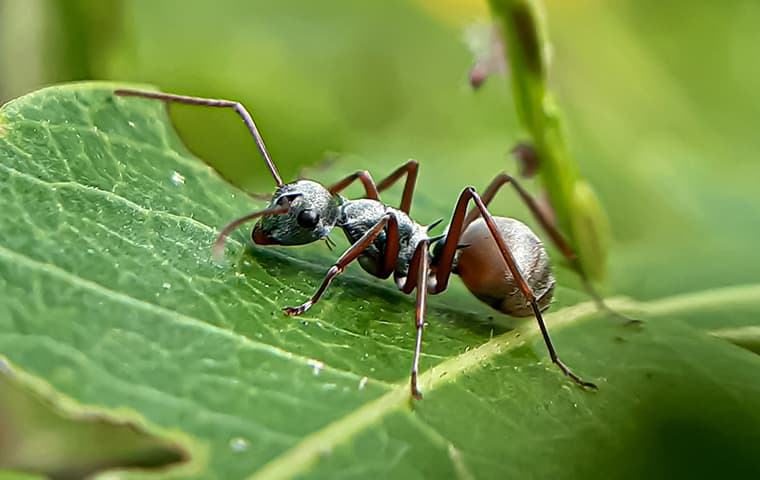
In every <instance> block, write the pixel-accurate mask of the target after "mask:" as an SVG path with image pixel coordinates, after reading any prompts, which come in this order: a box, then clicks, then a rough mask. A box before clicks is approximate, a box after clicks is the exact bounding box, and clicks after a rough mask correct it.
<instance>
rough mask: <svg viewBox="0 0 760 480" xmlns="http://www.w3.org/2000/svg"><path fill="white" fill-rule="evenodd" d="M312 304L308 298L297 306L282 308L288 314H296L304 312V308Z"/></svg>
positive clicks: (308, 307) (306, 308)
mask: <svg viewBox="0 0 760 480" xmlns="http://www.w3.org/2000/svg"><path fill="white" fill-rule="evenodd" d="M312 305H313V304H312V302H311V300H309V301H308V302H306V303H304V304H303V305H299V306H297V307H285V308H283V310H284V311H285V313H287V314H288V315H292V316H296V315H301V314H302V313H303V312H305V311H306V310H308V309H310V308H311V306H312Z"/></svg>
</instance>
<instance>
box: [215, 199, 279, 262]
mask: <svg viewBox="0 0 760 480" xmlns="http://www.w3.org/2000/svg"><path fill="white" fill-rule="evenodd" d="M288 210H290V207H289V206H288V207H277V208H266V209H264V210H259V211H258V212H253V213H249V214H248V215H243V216H242V217H240V218H236V219H235V220H233V221H231V222H230V223H228V224H227V225H226V226H225V227H224V228H223V229H222V231H221V233H219V235H218V236H217V237H216V241H215V242H214V246H213V247H212V249H211V251H212V252H213V255H214V258H215V259H217V260H219V259H221V258H222V257H224V242H225V241H226V240H227V237H229V236H230V233H232V231H233V230H235V229H236V228H237V227H239V226H240V225H242V224H244V223H245V222H248V221H251V220H254V219H256V218H259V217H266V216H269V215H283V214H285V213H288Z"/></svg>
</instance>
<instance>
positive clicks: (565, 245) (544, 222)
mask: <svg viewBox="0 0 760 480" xmlns="http://www.w3.org/2000/svg"><path fill="white" fill-rule="evenodd" d="M506 184H509V185H511V186H512V188H513V189H514V190H515V191H516V192H517V194H518V195H519V197H520V199H521V200H522V201H523V203H525V205H526V206H527V207H528V209H529V210H530V212H531V214H533V217H534V218H535V219H536V220H537V221H538V223H539V224H541V228H543V230H544V231H545V232H546V234H547V235H548V236H549V239H550V240H551V242H552V243H553V244H554V245H555V246H556V247H557V248H558V249H559V251H560V252H561V253H562V255H563V256H564V257H565V259H566V260H567V262H568V263H569V264H570V267H571V268H572V269H573V270H574V271H575V272H576V273H577V274H578V275H579V276H580V277H581V282H582V283H583V287H584V288H585V290H586V292H587V293H588V294H589V296H591V298H592V300H593V301H594V303H596V306H597V308H598V309H599V310H602V311H604V312H607V313H608V314H609V315H612V316H613V317H616V318H619V319H621V320H622V321H623V322H624V323H625V324H626V325H638V324H641V323H642V322H641V320H638V319H635V318H630V317H628V316H626V315H623V314H622V313H619V312H617V311H615V310H613V309H612V308H611V307H610V306H609V305H607V303H606V302H605V301H604V298H602V296H601V295H600V294H599V292H597V291H596V288H594V285H593V284H592V283H591V280H590V279H589V278H588V275H586V273H585V272H584V271H583V268H582V267H581V264H580V261H579V259H578V254H577V253H576V252H575V249H573V247H572V246H570V243H569V242H568V241H567V240H566V239H565V237H564V236H563V235H562V233H561V232H560V231H559V229H558V228H557V225H556V223H555V222H554V221H553V220H552V219H551V218H550V217H549V215H547V212H546V211H545V210H544V209H543V208H542V207H541V206H540V205H539V203H538V202H537V201H536V199H535V198H533V196H531V194H530V193H528V192H527V191H526V190H525V189H524V188H523V187H522V186H521V185H520V183H519V182H518V181H517V180H516V179H515V178H514V177H512V176H511V175H507V174H506V173H500V174H499V175H497V176H496V178H494V179H493V180H492V181H491V183H490V184H489V185H488V187H486V190H485V191H484V192H483V196H482V197H481V198H482V201H483V204H484V205H485V206H486V207H487V206H488V204H490V203H491V200H493V198H494V197H495V196H496V194H497V193H498V192H499V190H500V189H501V187H503V186H504V185H506ZM480 215H481V213H480V210H479V209H478V208H473V209H472V210H471V211H470V212H469V213H468V214H467V217H466V218H465V220H464V227H465V228H466V227H467V225H469V224H470V223H472V222H473V221H474V220H475V219H477V218H478V217H479V216H480Z"/></svg>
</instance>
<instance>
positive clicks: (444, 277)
mask: <svg viewBox="0 0 760 480" xmlns="http://www.w3.org/2000/svg"><path fill="white" fill-rule="evenodd" d="M470 200H472V201H474V202H475V205H476V208H477V209H478V212H479V213H480V214H481V215H482V216H483V219H484V220H485V222H486V225H487V226H488V230H489V231H490V232H491V236H492V237H493V239H494V240H495V241H496V245H497V246H498V247H499V250H500V251H501V256H502V258H503V259H504V262H506V264H507V267H508V268H509V271H510V273H512V276H513V277H514V279H515V281H516V282H517V286H518V288H519V289H520V291H521V292H522V294H523V296H524V297H525V299H526V300H527V301H528V303H530V306H531V308H532V309H533V315H534V316H535V317H536V321H537V322H538V327H539V329H540V330H541V335H542V337H543V339H544V343H545V344H546V348H547V349H548V350H549V356H550V357H551V359H552V362H554V363H555V364H556V365H557V366H558V367H559V369H560V370H562V373H564V374H565V375H567V376H568V377H570V379H572V380H573V381H574V382H575V383H577V384H578V385H580V386H582V387H586V388H596V385H594V384H593V383H591V382H588V381H586V380H583V379H582V378H581V377H579V376H578V375H576V374H575V373H573V371H572V370H570V368H569V367H568V366H567V365H565V364H564V363H563V362H562V360H560V359H559V356H558V355H557V351H556V350H555V349H554V344H553V343H552V340H551V338H550V337H549V331H548V330H547V329H546V324H545V323H544V319H543V316H542V315H541V309H540V308H539V306H538V302H537V301H536V298H535V296H534V295H533V290H531V288H530V285H528V282H526V281H525V278H524V277H523V275H522V272H520V268H519V267H518V266H517V263H516V262H515V259H514V257H513V256H512V252H511V251H510V249H509V247H508V246H507V244H506V242H505V241H504V238H503V237H502V236H501V234H500V233H499V229H498V227H497V226H496V224H495V223H494V221H493V217H492V216H491V213H490V212H489V211H488V208H487V207H486V204H485V202H484V201H483V200H482V199H481V198H480V196H479V195H478V194H477V192H476V191H475V189H474V188H472V187H468V188H466V189H465V190H464V191H463V192H462V194H461V195H460V196H459V200H458V202H457V206H456V207H455V209H454V215H453V217H452V220H451V225H450V226H449V235H448V236H447V238H446V243H445V244H444V247H443V253H442V255H441V257H440V258H441V260H440V269H439V270H437V271H436V286H435V288H434V289H433V292H434V293H437V292H440V291H441V290H443V289H445V288H446V284H447V282H448V278H449V276H450V275H451V269H452V265H453V260H454V252H455V251H456V247H457V242H458V240H459V237H460V235H461V232H462V230H463V225H464V212H465V211H466V208H467V204H468V203H469V201H470ZM441 287H443V288H441Z"/></svg>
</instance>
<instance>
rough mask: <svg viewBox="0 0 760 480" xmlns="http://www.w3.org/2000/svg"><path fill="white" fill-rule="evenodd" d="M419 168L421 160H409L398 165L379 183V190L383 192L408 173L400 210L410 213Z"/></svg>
mask: <svg viewBox="0 0 760 480" xmlns="http://www.w3.org/2000/svg"><path fill="white" fill-rule="evenodd" d="M418 170H419V162H418V161H417V160H409V161H408V162H406V163H405V164H403V165H401V166H400V167H398V168H397V169H396V170H395V171H394V172H393V173H391V174H390V175H388V176H387V177H385V178H384V179H383V180H381V181H380V183H378V184H377V191H378V192H382V191H383V190H387V189H388V188H390V186H391V185H393V184H394V183H396V182H397V181H398V180H399V179H400V178H401V177H402V176H404V175H406V182H405V183H404V193H403V194H402V195H401V206H400V207H399V210H401V211H402V212H404V213H409V209H411V208H412V196H413V195H414V186H415V184H416V182H417V171H418Z"/></svg>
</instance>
